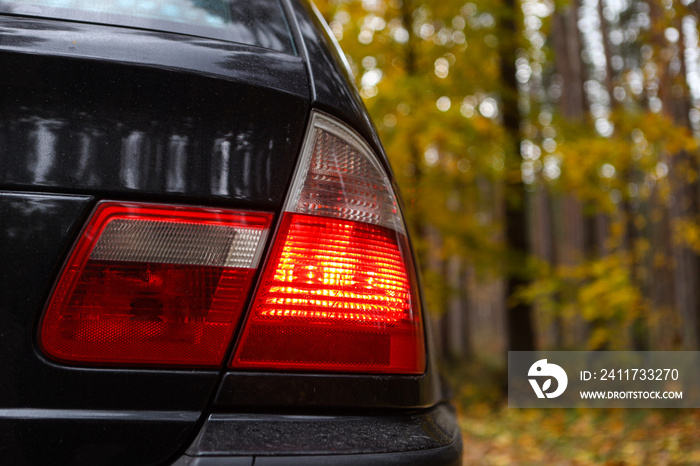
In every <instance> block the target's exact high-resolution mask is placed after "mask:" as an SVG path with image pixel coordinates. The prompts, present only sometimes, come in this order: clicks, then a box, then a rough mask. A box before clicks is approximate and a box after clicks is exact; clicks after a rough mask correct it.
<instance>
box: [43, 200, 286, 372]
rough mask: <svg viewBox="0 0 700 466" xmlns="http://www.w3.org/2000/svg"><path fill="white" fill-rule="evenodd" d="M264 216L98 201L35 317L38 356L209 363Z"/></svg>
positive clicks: (241, 292) (244, 283) (234, 306)
mask: <svg viewBox="0 0 700 466" xmlns="http://www.w3.org/2000/svg"><path fill="white" fill-rule="evenodd" d="M271 218H272V215H271V214H265V213H248V212H235V211H228V210H220V209H201V208H192V207H178V206H160V205H148V204H129V203H115V202H104V203H101V204H99V205H98V207H97V209H96V210H95V212H94V214H93V215H92V217H91V219H90V221H89V223H88V225H87V227H86V228H85V230H84V232H83V234H82V236H81V238H80V239H79V241H78V243H77V245H76V247H75V249H74V251H73V253H72V254H71V256H70V258H69V260H68V263H67V265H66V266H65V268H64V270H63V272H62V274H61V276H60V278H59V280H58V283H57V285H56V288H55V290H54V293H53V295H52V297H51V300H50V302H49V305H48V308H47V310H46V313H45V315H44V318H43V321H42V323H41V327H40V333H39V341H40V345H41V347H42V349H43V351H44V352H45V353H46V354H47V355H48V356H49V357H51V358H53V359H56V360H60V361H67V362H79V363H99V364H125V365H179V366H202V367H207V366H219V365H220V364H221V362H222V360H223V357H224V354H225V352H226V349H227V347H228V345H229V343H230V341H231V336H232V334H233V330H234V328H235V326H236V324H237V322H238V319H239V317H240V315H241V311H242V307H243V305H244V303H245V302H246V298H247V295H248V290H249V288H250V285H251V280H252V276H253V273H254V271H255V269H256V267H257V263H258V261H259V257H260V254H261V250H262V247H263V243H264V242H265V237H266V235H267V232H268V229H269V225H270V222H271Z"/></svg>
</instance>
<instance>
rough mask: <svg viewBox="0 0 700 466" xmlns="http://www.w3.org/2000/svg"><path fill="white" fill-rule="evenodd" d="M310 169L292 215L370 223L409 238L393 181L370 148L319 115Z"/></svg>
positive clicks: (307, 161)
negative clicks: (402, 219) (300, 214)
mask: <svg viewBox="0 0 700 466" xmlns="http://www.w3.org/2000/svg"><path fill="white" fill-rule="evenodd" d="M312 124H313V126H312V127H313V135H312V140H313V144H312V145H310V146H307V147H306V149H305V151H304V154H302V157H303V160H302V166H308V171H307V173H306V176H305V177H303V178H302V177H300V178H301V179H302V180H303V183H301V184H298V185H296V186H295V188H296V189H295V190H294V191H293V192H292V195H291V199H290V202H289V203H288V207H287V210H288V211H292V212H298V213H303V214H311V215H323V216H327V217H335V218H339V219H343V220H354V221H357V222H364V223H370V224H372V225H380V226H383V227H386V228H391V229H393V230H395V231H398V232H402V233H403V232H404V226H403V222H402V221H401V217H400V215H399V213H398V203H397V201H396V196H394V192H393V189H392V186H391V182H390V181H389V178H388V177H387V176H386V175H385V174H384V169H383V168H382V167H381V165H379V163H378V162H377V161H376V159H375V157H374V155H372V151H371V149H370V148H369V147H367V144H366V143H365V142H364V141H363V140H362V139H360V138H358V137H357V136H356V135H355V134H354V133H352V132H350V131H348V130H347V129H345V128H344V127H342V126H340V125H338V124H337V123H335V122H334V121H333V120H331V119H329V118H327V117H323V116H321V115H319V114H315V115H314V121H313V123H312Z"/></svg>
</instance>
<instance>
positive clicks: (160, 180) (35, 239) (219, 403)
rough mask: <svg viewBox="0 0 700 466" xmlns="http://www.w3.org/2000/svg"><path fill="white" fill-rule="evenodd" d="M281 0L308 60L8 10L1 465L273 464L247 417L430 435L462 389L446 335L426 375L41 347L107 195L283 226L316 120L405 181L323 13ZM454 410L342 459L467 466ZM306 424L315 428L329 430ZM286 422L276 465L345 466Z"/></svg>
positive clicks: (1, 169) (4, 32)
mask: <svg viewBox="0 0 700 466" xmlns="http://www.w3.org/2000/svg"><path fill="white" fill-rule="evenodd" d="M283 5H284V8H285V11H286V12H287V14H288V19H289V24H290V27H291V29H292V35H293V36H294V37H295V41H296V45H297V48H298V50H299V56H294V55H291V54H287V53H281V52H276V51H272V50H269V49H264V48H260V47H253V46H249V45H243V44H235V43H231V42H225V41H219V40H215V39H204V38H201V37H194V36H186V35H178V34H170V33H164V32H153V31H145V30H139V29H131V28H122V27H111V26H105V25H95V24H88V23H76V22H68V21H60V20H49V19H40V18H39V19H38V18H21V17H15V16H2V15H0V69H3V70H7V69H9V70H12V72H11V73H2V74H0V240H1V241H2V242H1V243H0V264H11V266H10V267H7V266H5V267H1V268H0V296H1V297H2V299H0V370H1V371H2V374H1V376H2V380H3V382H2V383H0V462H2V463H11V464H47V463H51V464H133V465H136V464H158V463H164V462H168V461H174V460H177V461H178V462H179V463H182V462H185V463H182V464H200V463H201V462H202V461H208V462H212V461H213V462H216V461H218V460H221V461H224V462H226V461H227V462H226V464H238V462H241V464H251V463H252V461H253V460H252V458H253V457H254V456H256V455H257V459H256V464H258V461H261V462H262V463H264V462H265V461H268V462H269V461H272V462H274V461H276V460H275V458H273V457H271V456H259V455H260V454H261V453H262V450H261V449H258V450H252V449H249V450H246V451H243V450H235V451H234V449H233V448H231V441H230V438H229V437H227V436H226V434H225V433H226V432H228V431H229V430H230V429H237V428H240V427H241V426H242V425H243V424H241V422H242V421H241V419H243V418H246V419H257V420H258V421H260V423H259V428H261V429H263V428H264V430H267V427H269V426H271V425H272V424H265V422H267V421H265V419H267V420H268V421H269V420H270V419H272V418H269V417H268V418H265V416H273V417H274V416H277V415H280V413H282V414H283V415H302V416H317V417H318V416H321V417H324V416H330V417H332V418H333V419H335V421H333V422H332V423H331V425H332V426H334V427H333V428H334V429H336V431H337V429H339V428H341V426H342V423H343V419H350V418H352V416H359V417H360V418H361V419H362V420H361V421H358V422H360V424H361V423H363V422H364V423H365V424H363V425H365V427H364V428H363V431H364V432H367V433H369V432H371V431H372V428H370V427H369V426H370V425H373V426H374V427H375V428H376V429H380V430H384V429H388V430H391V431H392V432H395V433H396V434H395V435H396V436H400V435H401V433H400V432H401V428H402V426H403V427H404V428H405V427H406V426H407V425H409V424H410V425H414V427H415V426H419V427H417V428H419V429H422V428H423V427H420V426H425V425H429V424H430V423H428V424H425V422H423V423H420V422H419V423H418V424H411V423H410V422H409V421H410V419H414V420H415V419H418V418H420V419H427V418H431V419H432V417H431V416H433V417H434V416H435V415H434V414H431V413H433V412H434V411H435V410H436V409H438V408H435V407H436V406H438V405H440V403H441V402H442V401H443V400H444V399H445V397H444V393H443V390H442V386H441V383H440V380H439V377H438V376H437V366H436V363H435V359H434V353H433V352H432V350H431V348H432V346H431V345H432V343H431V342H430V332H429V331H426V338H427V351H428V364H427V369H426V372H425V373H424V374H422V375H418V376H401V375H392V376H388V375H387V376H385V375H369V374H353V375H349V374H311V373H304V372H299V373H287V372H277V373H272V372H261V371H240V370H239V371H231V370H230V369H225V368H224V367H222V368H221V369H220V370H176V369H172V368H146V369H143V368H141V369H135V368H128V367H114V368H110V367H102V368H94V367H93V368H88V367H76V366H69V365H65V364H61V363H56V362H53V361H50V360H49V359H47V358H46V357H45V356H43V355H42V354H41V352H40V350H39V348H38V345H37V331H38V330H37V329H38V324H39V320H40V317H41V314H42V312H43V310H44V307H45V305H46V302H47V300H48V298H49V295H50V292H51V290H52V287H53V286H54V283H55V281H56V279H57V277H58V275H59V273H60V271H61V268H62V266H63V263H64V261H65V260H66V258H67V257H68V255H69V253H70V251H71V248H72V245H73V244H75V241H76V239H77V238H78V235H79V234H80V232H81V229H82V227H83V226H84V224H85V222H86V220H87V218H88V217H89V215H90V212H91V211H92V209H93V208H94V206H95V205H96V204H97V202H99V201H102V200H121V201H132V202H149V203H153V202H158V203H176V204H186V205H197V206H212V207H225V208H232V209H244V210H258V211H266V212H273V213H275V214H277V219H278V218H279V213H280V212H281V210H282V208H283V203H284V200H285V196H286V193H287V190H288V187H289V183H290V181H291V177H292V174H293V172H294V168H295V163H296V161H297V158H298V153H299V150H300V147H301V145H302V138H303V135H304V133H305V128H306V125H307V122H308V120H309V115H310V111H311V110H312V109H318V110H321V111H324V112H327V113H329V114H331V115H333V116H335V117H337V118H339V119H341V120H342V121H344V122H345V123H347V124H349V125H350V126H351V127H352V128H354V129H355V130H356V131H358V132H359V133H360V134H361V135H362V136H363V137H364V138H365V139H366V140H367V142H368V143H369V144H370V146H371V147H372V149H373V150H374V151H375V152H376V153H377V155H378V157H379V158H380V160H381V163H382V164H383V165H384V167H385V169H386V170H387V172H388V173H389V174H390V175H389V176H390V177H391V172H390V170H389V164H388V160H387V158H386V155H385V154H384V152H383V149H382V147H381V143H380V142H379V139H378V137H377V134H376V131H375V129H374V127H373V125H372V122H371V120H370V119H369V116H368V114H367V112H366V110H365V109H364V106H363V104H362V101H361V99H360V97H359V95H358V94H357V92H356V90H355V89H354V88H353V87H352V84H351V83H350V80H349V77H348V75H347V73H346V72H345V71H344V70H343V68H342V66H341V65H340V64H339V62H338V58H337V57H336V56H335V55H334V54H335V53H336V52H335V51H334V49H333V47H332V44H331V43H330V41H329V38H328V37H327V36H324V33H322V32H321V25H320V24H319V20H318V19H317V18H315V16H314V13H313V11H312V9H311V8H310V7H309V5H307V4H302V3H298V2H296V1H291V0H283ZM274 229H275V225H274V224H273V227H272V230H271V233H270V236H269V237H270V239H269V240H268V247H269V242H270V241H271V240H272V239H273V238H274ZM261 262H264V261H261ZM426 320H427V319H426ZM425 325H426V326H427V325H428V322H425ZM234 343H235V338H234V341H233V342H232V344H231V346H230V348H229V355H228V357H230V352H231V351H232V349H233V346H234ZM228 357H227V358H226V361H228ZM439 409H440V410H442V409H443V408H439ZM440 412H441V413H442V414H440V416H439V417H440V419H443V421H444V420H445V419H446V420H447V421H444V422H443V421H440V422H442V423H443V424H444V426H443V427H444V429H443V433H445V436H443V437H442V440H441V441H440V442H437V443H434V444H431V445H427V444H425V445H424V447H425V448H422V449H419V450H415V449H414V450H415V451H409V452H408V454H409V456H403V457H402V456H401V454H399V453H398V452H399V451H400V450H401V448H399V447H398V446H397V447H396V448H394V449H391V448H390V449H388V450H387V449H386V448H384V449H382V448H380V447H377V448H374V449H369V450H363V451H354V450H352V451H351V450H347V451H346V452H345V453H346V454H345V455H344V456H342V458H344V460H345V461H350V458H351V457H353V455H355V454H359V455H362V456H361V459H362V461H364V460H366V461H369V462H371V461H374V462H376V463H377V464H384V463H387V462H389V463H390V462H391V461H394V460H391V458H394V459H396V461H408V462H417V463H416V464H418V463H420V462H426V461H428V462H429V463H434V464H439V463H445V464H452V463H454V458H455V457H457V458H458V456H459V451H461V450H460V449H461V443H459V442H458V431H457V430H455V429H454V428H452V427H449V426H448V424H449V423H450V422H453V421H454V414H453V413H452V414H450V413H449V412H443V411H440ZM350 413H352V415H351V416H349V414H350ZM256 416H262V417H256ZM412 416H413V417H412ZM416 416H417V417H416ZM421 416H422V417H421ZM426 416H427V418H426ZM309 419H311V418H309ZM353 419H355V418H353ZM450 419H451V420H450ZM317 420H318V421H319V422H321V421H322V420H321V419H317ZM263 421H265V422H263ZM210 422H212V423H213V422H215V423H216V424H215V425H214V424H210ZM309 422H311V424H309V426H310V427H309V428H310V429H315V428H317V427H318V426H320V425H321V424H323V422H325V421H323V422H321V424H319V423H314V422H315V421H313V420H310V421H309ZM407 422H408V424H406V423H407ZM416 422H417V421H416ZM421 422H422V421H421ZM426 422H427V421H426ZM431 422H432V421H431ZM434 422H438V421H434ZM440 422H438V423H440ZM382 423H383V424H382ZM445 423H446V424H445ZM275 425H278V424H275ZM441 425H442V424H441ZM450 425H451V424H450ZM264 426H267V427H264ZM279 426H281V427H279V429H282V430H281V431H280V432H282V433H284V432H286V434H284V435H281V436H279V437H278V440H279V442H281V443H279V442H278V443H277V444H274V443H273V444H270V445H269V447H270V452H273V451H276V452H277V454H278V455H281V456H279V461H282V462H285V461H287V462H292V463H293V462H296V463H297V464H303V463H304V458H309V456H308V455H310V454H313V459H309V460H308V461H310V462H317V461H322V462H323V461H330V459H329V457H328V456H327V455H325V454H324V452H323V451H321V450H319V451H314V452H309V451H301V450H299V451H296V452H293V451H291V450H283V449H282V450H280V449H279V448H278V449H277V450H275V448H276V447H275V445H277V447H280V446H283V445H284V442H282V441H283V440H284V439H285V438H286V439H287V440H288V439H289V438H291V437H289V436H290V435H293V431H294V426H295V424H294V423H293V422H292V423H289V422H286V421H285V422H283V423H282V424H279ZM313 426H316V427H313ZM381 426H384V427H381ZM248 427H249V428H254V426H253V425H252V424H249V426H248ZM211 429H214V430H211ZM409 430H410V429H409ZM214 431H215V432H219V433H220V434H217V435H214V436H212V437H207V438H211V439H213V440H212V441H210V442H209V443H208V444H207V445H209V448H211V449H213V450H210V451H209V453H207V454H205V455H204V456H201V455H200V453H204V452H203V451H200V450H198V448H199V447H200V446H201V444H200V443H198V442H200V440H201V439H203V438H204V437H202V436H203V435H208V434H206V433H207V432H214ZM336 431H334V432H336ZM319 432H321V431H319ZM406 432H408V431H406ZM337 433H338V432H336V434H337ZM198 434H199V435H198ZM285 435H286V437H285ZM448 437H449V438H448ZM359 438H360V437H348V438H347V440H348V442H350V441H351V440H352V439H355V440H357V439H359ZM217 439H218V440H217ZM299 441H301V440H299ZM341 441H342V439H341ZM217 442H219V444H218V445H217ZM349 445H350V443H348V444H347V446H349ZM397 445H398V444H397ZM217 448H218V450H217V451H218V453H217V455H219V456H212V453H211V452H212V451H214V450H216V449H217ZM260 448H262V447H260ZM409 450H410V448H409ZM185 452H187V455H185V456H182V455H183V454H185ZM431 452H432V453H431ZM325 453H328V454H332V453H333V452H332V451H326V452H325ZM289 455H292V456H289ZM387 455H389V456H387ZM455 455H457V456H455ZM178 458H179V460H178ZM323 458H325V459H323ZM400 458H403V459H400ZM390 460H391V461H390ZM262 463H261V464H262ZM201 464H205V463H201ZM206 464H209V463H206ZM324 464H325V463H324ZM348 464H352V463H348Z"/></svg>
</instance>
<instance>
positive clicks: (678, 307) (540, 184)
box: [316, 0, 700, 464]
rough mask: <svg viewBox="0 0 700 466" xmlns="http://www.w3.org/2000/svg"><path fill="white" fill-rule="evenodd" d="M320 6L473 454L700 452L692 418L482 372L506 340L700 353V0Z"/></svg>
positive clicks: (659, 455)
mask: <svg viewBox="0 0 700 466" xmlns="http://www.w3.org/2000/svg"><path fill="white" fill-rule="evenodd" d="M316 4H317V6H318V7H319V9H320V11H321V13H322V14H323V15H324V16H325V18H326V20H327V22H328V23H329V25H330V29H331V31H332V34H333V35H334V36H335V38H336V39H337V40H338V41H339V43H340V45H341V47H342V48H343V50H344V52H345V54H346V56H347V58H348V61H349V64H350V67H351V69H352V71H353V73H354V75H355V77H356V81H357V85H358V88H359V91H360V94H361V95H362V97H363V99H364V100H365V103H366V105H367V107H368V108H369V111H370V113H371V115H372V116H373V118H374V121H375V123H376V125H377V127H378V129H379V132H380V135H381V137H382V140H383V141H384V144H385V148H386V150H387V154H388V156H389V159H390V161H391V163H392V166H393V168H394V171H395V174H396V178H397V181H398V184H399V186H400V188H401V190H402V195H403V199H404V202H405V204H406V214H407V217H408V222H409V225H410V228H411V229H412V230H413V231H412V234H413V239H414V243H415V245H416V247H417V251H418V255H419V260H420V263H421V267H422V272H423V279H424V282H425V285H426V286H425V289H426V293H427V298H428V304H429V310H430V313H431V318H432V320H433V330H434V333H435V340H436V342H438V345H439V347H440V348H439V349H440V351H441V352H442V354H443V356H444V357H446V358H448V359H452V360H453V361H461V362H459V363H458V362H453V368H456V369H455V370H454V371H453V372H454V373H456V374H461V375H457V378H458V379H460V380H458V382H459V381H461V382H463V383H462V384H460V386H459V388H458V390H459V396H460V397H461V399H462V401H464V402H465V404H466V406H468V407H469V409H465V414H464V415H465V416H467V417H466V419H465V421H464V424H463V427H464V430H465V433H466V436H467V437H466V438H467V441H468V446H471V447H473V448H472V449H475V450H476V451H477V452H481V453H484V451H487V452H491V453H493V452H496V454H495V455H489V457H490V458H495V460H494V461H495V462H494V464H498V463H499V461H500V464H509V462H510V461H511V460H514V458H521V459H522V458H530V460H531V461H533V462H543V461H546V462H550V461H555V460H556V461H559V460H562V461H564V463H565V464H569V463H570V462H572V461H573V463H571V464H589V463H591V464H593V463H596V462H608V463H609V464H627V463H631V464H644V463H647V464H649V463H654V464H681V463H682V464H700V450H699V449H698V448H699V447H698V446H697V445H696V443H697V442H696V441H695V440H692V439H694V438H696V437H697V435H696V430H697V428H696V426H697V425H698V421H700V417H699V416H698V414H697V413H696V411H697V410H692V411H690V412H689V410H686V411H685V412H683V413H682V412H680V411H678V412H676V411H673V412H668V411H666V412H665V413H664V414H659V413H658V412H652V413H651V414H649V415H643V414H635V415H630V414H621V413H619V412H618V413H617V414H615V413H612V414H611V413H609V412H607V413H606V414H604V415H603V414H601V413H598V414H596V413H595V412H578V414H575V415H571V414H570V413H569V412H566V411H562V412H559V413H558V414H546V413H545V414H543V413H542V411H540V412H529V413H528V412H527V411H526V410H507V409H506V408H503V407H502V404H501V405H498V400H494V399H491V398H490V397H493V393H499V391H498V390H497V389H496V388H495V387H496V386H497V385H498V384H499V383H500V382H498V380H499V376H498V375H493V377H492V378H489V377H487V376H485V375H484V374H485V372H484V367H493V371H494V373H498V371H499V370H502V368H503V366H504V365H505V355H506V351H507V350H509V349H510V350H532V349H548V350H553V349H558V350H580V349H609V350H621V349H634V350H681V349H683V350H698V349H700V261H699V260H698V259H699V255H700V177H699V176H698V175H699V173H698V168H699V166H700V158H699V155H700V152H699V148H698V138H697V136H698V134H699V132H700V43H699V41H698V31H699V27H700V25H699V24H698V15H699V14H700V0H680V1H679V0H433V1H429V0H316ZM464 361H467V362H464ZM473 361H479V363H478V364H477V365H476V366H470V364H473ZM470 367H473V368H472V369H470ZM499 368H500V369H499ZM470 371H471V372H470ZM469 380H479V381H480V382H479V384H480V385H478V386H475V385H474V384H473V383H470V382H469ZM489 380H490V381H491V383H492V384H493V387H491V388H494V389H493V390H491V389H490V388H489V387H488V384H489V383H490V382H489ZM465 381H466V382H465ZM500 393H502V392H500ZM501 403H502V399H501ZM498 406H501V407H500V408H498ZM499 409H500V411H499V413H500V414H499V416H498V417H496V418H494V417H493V413H494V411H498V410H499ZM632 411H634V410H632ZM479 413H481V414H479ZM637 413H639V412H637ZM533 422H539V423H540V424H542V425H545V426H546V425H548V424H552V426H554V427H556V429H554V428H553V429H554V430H553V431H552V432H550V434H551V435H549V436H548V434H547V429H543V430H540V431H533V433H532V434H527V433H524V432H525V430H527V426H528V425H531V424H532V423H533ZM475 426H476V427H475ZM571 429H573V431H572V432H573V433H572V435H571V436H570V437H567V435H565V434H563V432H568V431H569V430H571ZM513 431H515V432H520V435H517V436H514V435H511V434H509V432H511V433H512V432H513ZM535 432H537V433H535ZM605 432H607V434H605ZM674 432H675V434H674ZM596 433H597V434H596ZM528 435H529V436H530V437H528ZM595 435H598V437H599V438H598V443H595ZM504 436H505V437H504ZM581 438H587V439H589V440H587V441H586V442H583V443H581ZM469 439H471V440H474V439H477V440H478V441H479V442H478V443H471V444H470V443H469V441H470V440H469ZM567 439H568V440H567ZM635 442H636V443H635ZM669 442H670V443H669ZM542 444H545V445H549V447H552V446H553V445H554V446H558V447H557V448H559V449H555V450H551V451H549V453H547V452H543V451H542V449H541V448H540V447H541V446H542ZM533 445H534V447H533ZM530 447H532V448H530ZM528 448H530V450H529V449H528ZM552 448H553V447H552ZM484 449H485V450H484ZM531 450H532V451H533V452H534V453H532V456H527V455H528V452H529V451H531ZM550 454H551V455H554V456H547V455H550ZM499 455H500V456H499ZM513 455H515V456H513ZM538 455H539V456H538ZM542 455H544V456H542ZM557 455H559V456H557ZM616 455H617V456H616ZM467 458H469V456H467ZM499 458H500V460H499ZM526 462H527V461H526Z"/></svg>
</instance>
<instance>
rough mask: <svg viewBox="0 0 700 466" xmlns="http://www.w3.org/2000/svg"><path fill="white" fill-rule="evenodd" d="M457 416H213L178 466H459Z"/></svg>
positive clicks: (433, 412) (445, 410) (447, 411)
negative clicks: (364, 465) (253, 465)
mask: <svg viewBox="0 0 700 466" xmlns="http://www.w3.org/2000/svg"><path fill="white" fill-rule="evenodd" d="M461 456H462V439H461V435H460V431H459V428H458V426H457V422H456V417H455V413H454V411H453V410H452V409H451V408H450V407H448V406H446V405H440V406H437V407H435V408H432V409H430V410H428V411H423V412H419V413H413V414H405V415H400V414H391V415H377V416H319V415H314V416H298V415H271V414H254V415H243V414H214V415H211V416H209V419H207V421H206V422H205V424H204V426H203V427H202V430H201V431H200V433H199V435H198V436H197V439H196V440H195V441H194V443H193V444H192V446H190V448H189V449H188V450H187V452H186V454H185V455H184V456H182V457H181V458H179V459H178V460H177V461H176V462H175V465H177V466H223V465H231V466H233V465H235V466H239V465H240V466H243V465H246V466H251V465H252V464H253V463H255V466H279V465H327V464H333V465H336V464H337V465H355V464H368V465H399V464H401V465H459V464H461Z"/></svg>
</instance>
